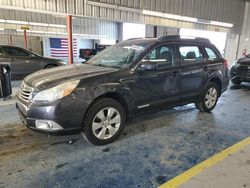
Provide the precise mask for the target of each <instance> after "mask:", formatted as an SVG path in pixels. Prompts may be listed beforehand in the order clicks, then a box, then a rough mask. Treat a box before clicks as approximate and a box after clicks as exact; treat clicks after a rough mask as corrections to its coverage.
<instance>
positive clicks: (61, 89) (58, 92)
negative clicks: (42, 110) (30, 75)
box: [33, 80, 80, 102]
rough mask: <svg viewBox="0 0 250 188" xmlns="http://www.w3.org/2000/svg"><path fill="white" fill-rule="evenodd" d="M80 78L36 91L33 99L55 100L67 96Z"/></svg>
mask: <svg viewBox="0 0 250 188" xmlns="http://www.w3.org/2000/svg"><path fill="white" fill-rule="evenodd" d="M79 82H80V80H77V81H72V82H67V83H63V84H60V85H58V86H55V87H52V88H50V89H46V90H43V91H40V92H38V93H37V94H36V95H35V96H34V97H33V101H49V102H50V101H55V100H58V99H61V98H63V97H66V96H68V95H69V94H71V93H72V91H73V90H74V89H75V88H76V86H77V85H78V83H79Z"/></svg>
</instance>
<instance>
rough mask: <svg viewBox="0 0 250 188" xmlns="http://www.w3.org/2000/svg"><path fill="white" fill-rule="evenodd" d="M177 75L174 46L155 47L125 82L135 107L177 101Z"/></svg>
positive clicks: (139, 107)
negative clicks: (131, 94)
mask: <svg viewBox="0 0 250 188" xmlns="http://www.w3.org/2000/svg"><path fill="white" fill-rule="evenodd" d="M179 76H180V74H179V71H178V70H177V69H176V67H175V46H174V45H172V44H165V45H160V46H157V47H155V48H154V49H153V50H151V51H150V52H149V53H148V54H147V55H146V56H145V57H144V59H143V60H142V61H141V62H140V63H139V64H138V66H137V69H136V70H135V72H134V73H133V78H132V80H131V79H130V80H129V82H127V84H128V85H129V88H130V90H131V92H132V93H133V96H134V104H135V106H136V108H138V109H142V108H146V107H149V106H152V105H157V104H159V103H161V104H163V103H167V102H168V103H175V102H176V101H178V100H179ZM127 81H128V80H127Z"/></svg>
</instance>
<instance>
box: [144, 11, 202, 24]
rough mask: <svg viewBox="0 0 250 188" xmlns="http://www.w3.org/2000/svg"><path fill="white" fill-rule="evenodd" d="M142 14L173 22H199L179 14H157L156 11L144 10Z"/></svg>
mask: <svg viewBox="0 0 250 188" xmlns="http://www.w3.org/2000/svg"><path fill="white" fill-rule="evenodd" d="M142 14H145V15H150V16H157V17H163V18H167V19H173V20H181V21H187V22H197V21H198V19H197V18H191V17H187V16H181V15H177V14H168V13H163V12H156V11H151V10H143V11H142Z"/></svg>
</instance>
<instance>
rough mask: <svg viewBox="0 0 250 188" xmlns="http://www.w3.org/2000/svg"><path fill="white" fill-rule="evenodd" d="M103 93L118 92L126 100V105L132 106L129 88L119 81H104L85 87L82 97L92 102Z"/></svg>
mask: <svg viewBox="0 0 250 188" xmlns="http://www.w3.org/2000/svg"><path fill="white" fill-rule="evenodd" d="M105 94H118V95H120V96H121V97H123V99H124V100H125V101H126V103H127V104H128V107H130V106H132V103H131V101H132V96H131V92H130V89H129V88H128V87H126V86H125V85H123V84H121V83H104V84H99V85H96V86H91V87H88V88H86V89H85V94H84V95H85V96H84V98H85V99H86V100H88V101H89V102H90V103H92V102H93V101H94V100H95V99H97V98H99V97H100V96H103V95H105Z"/></svg>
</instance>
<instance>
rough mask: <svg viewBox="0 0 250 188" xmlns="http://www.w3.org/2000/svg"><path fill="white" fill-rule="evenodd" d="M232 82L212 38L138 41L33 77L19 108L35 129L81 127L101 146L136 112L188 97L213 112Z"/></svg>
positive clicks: (59, 130)
mask: <svg viewBox="0 0 250 188" xmlns="http://www.w3.org/2000/svg"><path fill="white" fill-rule="evenodd" d="M228 83H229V77H228V67H227V61H226V60H225V59H223V58H222V56H221V54H220V53H219V51H218V50H217V49H216V47H215V46H214V45H213V44H211V43H210V41H209V40H207V39H202V38H194V39H190V38H187V39H185V38H182V37H180V36H166V37H162V38H159V39H133V40H127V41H124V42H120V43H118V44H116V45H114V46H111V47H109V48H107V49H105V50H103V51H102V52H100V53H98V54H97V55H96V56H94V57H93V58H91V59H90V60H89V61H88V62H86V63H85V64H79V65H68V66H63V67H58V68H54V69H50V70H47V71H43V70H42V71H38V72H36V73H34V74H32V75H29V76H27V77H26V78H25V79H24V80H23V83H22V86H21V90H20V91H19V93H18V102H17V109H18V112H19V114H20V117H21V119H22V120H23V122H24V124H25V125H26V126H27V127H29V128H30V129H32V130H36V131H40V132H43V133H46V134H53V133H56V134H58V133H62V132H67V131H72V130H79V131H80V130H81V131H82V133H83V134H84V135H85V137H86V138H87V140H88V141H90V142H91V143H93V144H96V145H103V144H108V143H110V142H112V141H114V140H115V139H116V138H117V137H118V136H119V135H120V133H121V132H122V129H123V127H124V125H125V122H126V120H127V119H130V118H131V117H134V116H136V114H138V113H144V112H145V111H150V110H153V109H154V110H155V109H162V108H163V109H165V108H169V107H174V106H178V105H185V104H188V103H195V105H196V107H197V108H198V109H199V110H200V111H202V112H210V111H211V110H213V109H214V107H215V106H216V103H217V100H218V98H219V97H220V96H221V94H222V93H223V92H224V91H225V90H226V89H227V87H228Z"/></svg>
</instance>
